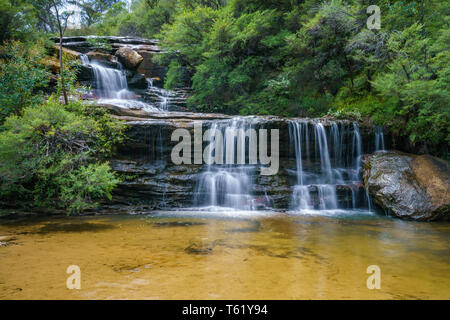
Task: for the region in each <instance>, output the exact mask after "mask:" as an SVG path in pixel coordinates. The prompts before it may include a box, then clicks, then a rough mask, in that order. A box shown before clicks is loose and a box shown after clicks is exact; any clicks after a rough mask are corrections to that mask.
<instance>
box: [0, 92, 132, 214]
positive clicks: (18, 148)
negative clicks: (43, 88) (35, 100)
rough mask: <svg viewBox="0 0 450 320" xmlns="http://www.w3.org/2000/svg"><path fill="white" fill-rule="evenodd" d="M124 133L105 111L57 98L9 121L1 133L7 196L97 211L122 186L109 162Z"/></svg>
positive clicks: (0, 187) (0, 182)
mask: <svg viewBox="0 0 450 320" xmlns="http://www.w3.org/2000/svg"><path fill="white" fill-rule="evenodd" d="M123 128H124V126H123V125H122V123H120V122H119V121H118V120H114V119H112V118H111V117H110V116H109V115H107V114H106V113H105V111H104V110H103V109H100V108H97V107H95V106H86V105H82V104H81V103H80V102H71V103H69V105H67V106H65V105H61V104H60V103H58V102H55V101H53V100H52V99H50V100H49V102H47V103H45V104H40V105H34V106H31V107H27V108H25V109H24V110H23V115H22V116H17V115H12V116H10V117H8V118H7V119H6V121H5V123H4V131H3V132H1V133H0V160H1V161H2V166H1V167H0V195H1V197H2V198H4V199H14V200H18V199H20V200H28V201H31V203H32V204H33V205H34V206H40V207H50V208H63V209H67V210H68V212H74V211H76V212H78V211H82V210H85V209H87V208H93V207H95V206H96V202H95V200H98V199H100V198H103V197H107V198H110V196H111V190H112V188H114V186H115V185H116V184H117V183H118V182H119V180H118V179H117V178H116V177H115V174H114V173H112V172H111V171H110V169H109V166H108V164H107V162H105V161H106V157H108V156H109V155H111V154H112V152H113V151H114V145H115V144H116V143H119V142H121V141H123V137H124V135H123ZM17 192H18V193H17Z"/></svg>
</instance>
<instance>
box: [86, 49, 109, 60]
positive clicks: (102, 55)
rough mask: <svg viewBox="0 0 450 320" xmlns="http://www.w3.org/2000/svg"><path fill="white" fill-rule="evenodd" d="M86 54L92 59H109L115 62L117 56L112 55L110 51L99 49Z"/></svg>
mask: <svg viewBox="0 0 450 320" xmlns="http://www.w3.org/2000/svg"><path fill="white" fill-rule="evenodd" d="M86 55H87V56H88V57H89V59H90V60H92V59H94V60H101V61H107V62H114V61H115V58H114V56H113V55H110V54H108V53H104V52H99V51H89V52H88V53H86Z"/></svg>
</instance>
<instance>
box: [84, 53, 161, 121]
mask: <svg viewBox="0 0 450 320" xmlns="http://www.w3.org/2000/svg"><path fill="white" fill-rule="evenodd" d="M80 60H81V62H82V63H83V65H87V66H89V67H91V68H92V72H93V76H94V82H95V89H94V90H93V93H94V95H95V96H96V97H97V98H99V103H104V104H111V105H117V106H119V107H123V108H130V109H142V110H145V111H149V112H158V111H159V109H158V108H155V107H154V106H151V105H149V104H147V103H145V102H142V101H139V100H136V95H135V94H134V93H133V92H132V91H130V90H128V84H127V78H126V75H125V71H124V70H123V69H122V66H121V64H120V62H118V63H117V64H118V69H113V68H108V67H105V66H103V65H101V64H100V63H99V62H97V61H92V62H90V61H89V57H88V56H86V55H81V56H80Z"/></svg>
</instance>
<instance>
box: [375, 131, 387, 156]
mask: <svg viewBox="0 0 450 320" xmlns="http://www.w3.org/2000/svg"><path fill="white" fill-rule="evenodd" d="M379 150H380V151H384V150H385V145H384V133H383V129H382V128H381V127H375V151H379Z"/></svg>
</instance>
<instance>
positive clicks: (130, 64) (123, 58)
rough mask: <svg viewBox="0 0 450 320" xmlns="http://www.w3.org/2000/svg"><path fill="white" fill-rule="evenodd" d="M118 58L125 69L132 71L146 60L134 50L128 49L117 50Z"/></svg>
mask: <svg viewBox="0 0 450 320" xmlns="http://www.w3.org/2000/svg"><path fill="white" fill-rule="evenodd" d="M116 56H117V58H118V59H119V61H120V63H122V64H123V65H124V67H125V68H127V69H132V70H136V69H137V68H138V67H139V65H140V64H141V62H142V61H143V60H144V58H143V57H142V56H141V55H140V54H139V53H137V52H136V51H134V50H133V49H130V48H126V47H123V48H120V49H119V50H117V51H116Z"/></svg>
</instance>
